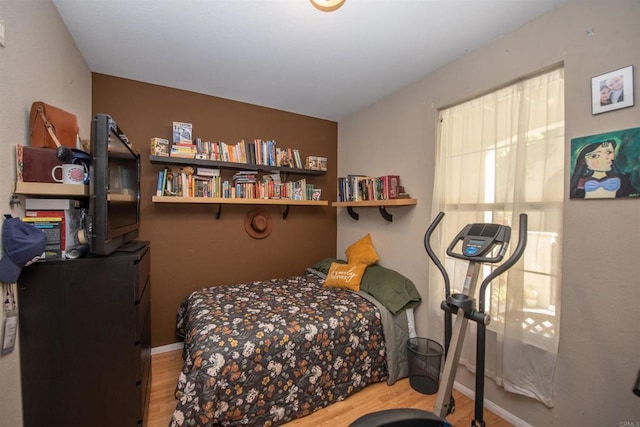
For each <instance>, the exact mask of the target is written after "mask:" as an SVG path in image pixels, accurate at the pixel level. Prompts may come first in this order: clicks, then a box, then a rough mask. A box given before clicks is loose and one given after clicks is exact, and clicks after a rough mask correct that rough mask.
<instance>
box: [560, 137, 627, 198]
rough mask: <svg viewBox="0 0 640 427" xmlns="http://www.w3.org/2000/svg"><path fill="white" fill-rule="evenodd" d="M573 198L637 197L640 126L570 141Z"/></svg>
mask: <svg viewBox="0 0 640 427" xmlns="http://www.w3.org/2000/svg"><path fill="white" fill-rule="evenodd" d="M571 149H572V152H571V167H572V170H571V180H570V188H569V191H570V198H572V199H613V198H628V197H640V164H639V163H638V159H640V157H639V154H640V128H634V129H627V130H624V131H618V132H610V133H606V134H600V135H592V136H589V137H584V138H574V139H572V140H571Z"/></svg>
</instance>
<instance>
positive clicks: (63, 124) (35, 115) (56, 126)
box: [29, 101, 79, 148]
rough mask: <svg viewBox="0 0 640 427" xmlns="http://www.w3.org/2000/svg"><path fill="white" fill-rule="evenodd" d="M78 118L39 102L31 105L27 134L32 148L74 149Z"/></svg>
mask: <svg viewBox="0 0 640 427" xmlns="http://www.w3.org/2000/svg"><path fill="white" fill-rule="evenodd" d="M78 131H79V127H78V118H77V117H76V116H75V114H71V113H68V112H66V111H64V110H61V109H60V108H56V107H53V106H51V105H49V104H45V103H44V102H41V101H36V102H34V103H33V104H31V112H30V113H29V133H30V136H31V146H32V147H44V148H60V147H61V146H65V147H69V148H76V142H77V139H78Z"/></svg>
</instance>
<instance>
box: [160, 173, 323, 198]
mask: <svg viewBox="0 0 640 427" xmlns="http://www.w3.org/2000/svg"><path fill="white" fill-rule="evenodd" d="M156 195H157V196H172V197H208V198H224V199H234V198H242V199H288V200H320V195H321V190H320V189H318V188H314V185H313V184H310V183H307V181H306V179H304V178H303V179H299V180H297V181H288V182H282V181H281V179H280V174H279V173H273V174H265V175H264V176H262V178H259V177H258V172H257V171H248V170H247V171H238V172H236V173H235V174H234V175H233V177H232V180H224V179H222V177H221V176H220V170H219V169H210V168H200V167H198V168H195V169H194V168H192V167H183V168H176V167H174V168H169V167H167V168H165V169H164V170H162V171H160V172H158V187H157V190H156Z"/></svg>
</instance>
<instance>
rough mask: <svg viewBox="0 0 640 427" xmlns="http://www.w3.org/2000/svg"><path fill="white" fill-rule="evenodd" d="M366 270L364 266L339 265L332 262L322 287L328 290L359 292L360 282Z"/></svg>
mask: <svg viewBox="0 0 640 427" xmlns="http://www.w3.org/2000/svg"><path fill="white" fill-rule="evenodd" d="M366 268H367V265H366V264H339V263H337V262H332V263H331V267H330V268H329V274H327V279H326V280H325V282H324V285H325V286H327V287H329V288H344V289H350V290H352V291H359V290H360V281H361V280H362V275H363V274H364V270H365V269H366Z"/></svg>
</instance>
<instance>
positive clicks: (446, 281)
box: [424, 212, 451, 299]
mask: <svg viewBox="0 0 640 427" xmlns="http://www.w3.org/2000/svg"><path fill="white" fill-rule="evenodd" d="M442 218H444V212H439V213H438V215H436V217H435V218H434V220H433V221H432V222H431V225H429V228H427V231H426V233H425V234H424V248H425V249H426V251H427V255H429V258H431V261H433V263H434V264H435V265H436V267H438V270H440V273H441V274H442V278H443V279H444V290H445V299H446V298H448V297H449V296H450V295H451V286H450V284H449V275H448V274H447V270H445V269H444V266H443V265H442V263H441V262H440V259H438V256H437V255H436V253H435V252H434V251H433V249H432V248H431V235H432V234H433V232H434V231H435V229H436V228H437V227H438V224H440V221H442Z"/></svg>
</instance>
